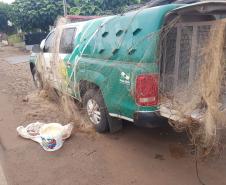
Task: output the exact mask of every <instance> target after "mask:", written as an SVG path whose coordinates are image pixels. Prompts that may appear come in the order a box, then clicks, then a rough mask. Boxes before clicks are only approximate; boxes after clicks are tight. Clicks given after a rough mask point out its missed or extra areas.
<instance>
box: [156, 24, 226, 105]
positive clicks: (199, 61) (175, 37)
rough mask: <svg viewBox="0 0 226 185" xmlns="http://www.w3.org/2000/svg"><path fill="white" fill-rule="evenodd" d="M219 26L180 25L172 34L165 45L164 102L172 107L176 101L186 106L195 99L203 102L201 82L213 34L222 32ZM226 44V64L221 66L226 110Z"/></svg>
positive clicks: (166, 39) (225, 59)
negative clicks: (216, 31) (213, 32)
mask: <svg viewBox="0 0 226 185" xmlns="http://www.w3.org/2000/svg"><path fill="white" fill-rule="evenodd" d="M218 23H219V21H207V22H189V23H177V24H176V25H175V26H174V27H173V28H171V29H170V30H169V31H168V33H167V34H166V36H165V37H164V38H163V41H162V43H161V45H162V47H161V48H162V51H161V57H160V58H161V69H160V72H161V81H160V93H161V100H160V101H161V102H160V103H163V104H164V103H166V102H167V103H168V104H169V101H172V100H173V101H175V102H177V103H179V104H181V106H183V104H186V103H187V102H188V101H191V99H194V97H195V96H196V99H199V100H200V101H201V100H202V97H201V96H202V94H201V92H200V91H201V87H200V84H198V82H199V80H200V76H201V75H202V73H203V70H202V68H203V66H204V65H205V63H206V62H207V57H206V55H208V53H206V51H207V47H209V46H211V43H209V42H210V37H211V31H213V30H217V29H218ZM224 28H225V24H224ZM224 32H225V31H224ZM225 43H226V42H224V64H223V65H222V66H221V67H222V68H224V78H223V79H222V87H221V102H222V105H223V106H224V108H225V107H226V106H225V104H226V85H225V84H226V83H225V82H226V57H225V56H226V48H225ZM212 44H218V43H214V42H213V43H212ZM196 101H197V100H196ZM196 104H197V102H196ZM178 109H180V108H178Z"/></svg>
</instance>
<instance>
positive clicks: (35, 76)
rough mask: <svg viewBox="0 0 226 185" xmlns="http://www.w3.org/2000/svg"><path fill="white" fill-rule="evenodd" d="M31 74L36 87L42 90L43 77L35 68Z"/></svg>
mask: <svg viewBox="0 0 226 185" xmlns="http://www.w3.org/2000/svg"><path fill="white" fill-rule="evenodd" d="M31 74H32V77H33V81H34V85H35V87H36V88H37V89H40V90H41V89H43V81H42V77H41V75H40V73H39V72H38V71H37V70H36V68H35V67H34V68H33V69H32V71H31Z"/></svg>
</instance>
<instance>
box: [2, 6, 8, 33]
mask: <svg viewBox="0 0 226 185" xmlns="http://www.w3.org/2000/svg"><path fill="white" fill-rule="evenodd" d="M9 12H10V6H9V5H8V4H5V3H2V2H0V32H8V31H9V30H10V28H9V26H8V20H9Z"/></svg>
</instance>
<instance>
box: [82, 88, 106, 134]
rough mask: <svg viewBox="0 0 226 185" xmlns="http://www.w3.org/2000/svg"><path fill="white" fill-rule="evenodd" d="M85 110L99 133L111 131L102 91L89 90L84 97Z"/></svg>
mask: <svg viewBox="0 0 226 185" xmlns="http://www.w3.org/2000/svg"><path fill="white" fill-rule="evenodd" d="M83 108H84V110H85V113H86V115H87V117H88V119H89V121H90V122H91V123H92V124H93V126H94V127H95V129H96V131H97V132H100V133H103V132H107V131H108V130H109V124H108V120H107V114H108V111H107V108H106V106H105V103H104V99H103V97H102V94H101V92H100V90H96V89H88V90H87V91H86V93H85V95H84V96H83Z"/></svg>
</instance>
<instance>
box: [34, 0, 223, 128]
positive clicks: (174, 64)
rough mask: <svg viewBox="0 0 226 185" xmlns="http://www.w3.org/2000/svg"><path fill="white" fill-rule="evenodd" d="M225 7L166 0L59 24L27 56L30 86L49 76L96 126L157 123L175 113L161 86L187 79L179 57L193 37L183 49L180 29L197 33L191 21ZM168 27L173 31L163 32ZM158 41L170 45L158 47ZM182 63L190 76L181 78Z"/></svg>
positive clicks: (218, 14) (211, 17)
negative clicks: (163, 100) (164, 102)
mask: <svg viewBox="0 0 226 185" xmlns="http://www.w3.org/2000/svg"><path fill="white" fill-rule="evenodd" d="M225 10H226V3H225V2H217V1H212V2H202V3H194V4H189V5H185V4H166V5H162V6H155V7H150V8H143V9H140V10H137V11H134V12H129V13H125V14H122V15H116V16H107V17H101V18H97V19H93V20H89V21H83V22H77V23H70V24H65V25H62V26H60V30H61V33H60V34H59V30H57V28H56V29H54V30H53V31H51V32H50V33H49V35H48V36H47V37H46V39H44V40H43V41H42V43H41V45H40V49H41V50H40V52H39V53H38V54H37V53H36V54H33V55H32V57H31V62H30V68H31V71H32V75H33V78H34V81H35V84H36V85H37V86H39V87H41V86H42V84H43V81H44V80H47V81H48V82H49V83H50V84H51V85H52V86H53V87H54V88H56V89H57V90H59V91H62V92H64V93H66V94H69V95H70V96H72V97H74V98H75V99H77V100H78V101H80V102H82V104H83V108H84V109H85V110H86V112H87V116H88V117H89V119H90V121H91V122H92V123H93V124H94V126H95V128H96V131H98V132H106V131H108V130H109V129H111V128H114V124H115V125H120V120H128V121H131V122H134V123H136V124H142V123H144V124H150V125H155V126H156V125H158V124H159V123H158V122H157V121H154V120H155V118H158V117H159V116H161V117H165V118H169V119H176V117H170V116H171V115H170V113H169V112H167V111H169V110H167V108H166V107H164V108H161V100H160V98H161V93H162V92H161V91H162V90H164V91H170V90H171V89H172V88H173V87H174V85H178V84H179V82H181V81H183V82H184V81H187V82H191V81H192V80H193V79H192V78H193V72H194V71H192V69H193V68H192V67H188V66H187V64H186V62H188V63H189V61H185V60H181V61H180V60H179V59H180V57H179V56H180V54H181V55H182V54H184V51H185V49H186V51H187V52H188V53H189V55H191V54H192V52H189V51H188V50H191V48H192V47H193V45H194V42H195V39H194V38H193V39H190V42H187V45H188V44H189V45H190V47H186V48H185V49H184V48H182V47H184V46H186V44H183V43H182V39H181V38H182V35H183V34H184V32H183V28H185V27H188V26H190V27H191V28H192V30H191V29H190V28H189V29H187V30H189V31H188V33H187V32H186V34H187V36H188V37H186V38H191V37H189V35H191V36H192V35H196V34H197V32H198V31H199V29H195V28H196V27H197V25H198V26H200V27H201V26H206V25H211V22H213V21H216V20H218V19H221V18H222V14H224V13H225V12H226V11H225ZM170 25H172V26H170ZM178 25H179V26H178ZM195 26H196V27H195ZM171 27H173V28H172V29H171V30H174V31H175V30H176V34H175V32H174V31H169V32H167V33H166V29H167V28H171ZM194 30H196V32H195V31H194ZM162 38H163V39H162ZM168 41H169V42H168ZM163 43H171V45H169V44H168V45H167V44H166V45H167V46H165V47H163ZM160 48H161V50H160ZM159 51H161V53H162V54H161V57H159ZM193 53H194V52H193ZM178 55H179V56H178ZM187 58H190V57H187ZM188 60H189V59H188ZM180 62H183V63H184V65H179V63H180ZM183 66H187V69H188V72H187V73H188V74H187V73H186V74H187V75H186V76H185V78H183V80H180V75H181V72H180V71H182V70H181V69H180V67H182V68H183ZM183 71H184V70H183ZM175 74H176V76H175ZM163 76H164V78H163ZM175 81H176V82H175ZM177 82H178V83H177Z"/></svg>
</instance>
